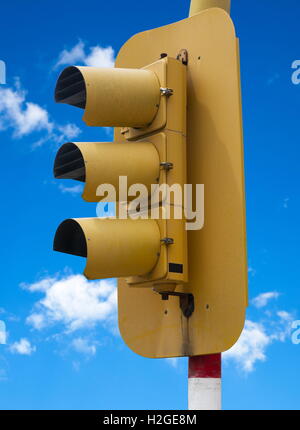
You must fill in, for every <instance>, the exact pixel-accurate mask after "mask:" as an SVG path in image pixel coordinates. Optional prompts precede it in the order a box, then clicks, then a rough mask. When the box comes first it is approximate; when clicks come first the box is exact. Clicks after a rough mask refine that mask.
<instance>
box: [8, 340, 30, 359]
mask: <svg viewBox="0 0 300 430" xmlns="http://www.w3.org/2000/svg"><path fill="white" fill-rule="evenodd" d="M9 349H10V351H11V352H12V353H13V354H21V355H31V354H32V353H33V352H35V351H36V347H35V346H32V345H31V343H30V342H29V340H28V339H25V338H22V339H20V340H19V341H18V342H14V343H13V344H12V345H11V346H10V348H9Z"/></svg>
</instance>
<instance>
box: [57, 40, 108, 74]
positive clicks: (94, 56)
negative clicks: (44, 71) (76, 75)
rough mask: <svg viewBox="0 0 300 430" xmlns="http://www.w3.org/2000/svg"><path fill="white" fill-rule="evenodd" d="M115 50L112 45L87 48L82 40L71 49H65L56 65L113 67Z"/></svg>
mask: <svg viewBox="0 0 300 430" xmlns="http://www.w3.org/2000/svg"><path fill="white" fill-rule="evenodd" d="M114 62H115V52H114V50H113V48H112V47H111V46H108V47H106V48H103V47H101V46H99V45H97V46H92V47H90V48H86V46H85V44H84V43H83V42H82V41H81V40H80V41H79V42H78V43H77V44H76V45H75V46H73V47H72V48H71V49H69V50H68V49H64V50H63V51H62V52H61V53H60V54H59V56H58V60H57V62H56V64H55V66H54V69H57V68H58V67H60V66H66V65H85V66H91V67H113V66H114Z"/></svg>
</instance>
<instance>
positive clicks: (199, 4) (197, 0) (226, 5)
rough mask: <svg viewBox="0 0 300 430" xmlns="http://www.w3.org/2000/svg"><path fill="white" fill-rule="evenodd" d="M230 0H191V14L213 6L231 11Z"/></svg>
mask: <svg viewBox="0 0 300 430" xmlns="http://www.w3.org/2000/svg"><path fill="white" fill-rule="evenodd" d="M230 3H231V1H230V0H191V7H190V16H193V15H195V14H196V13H199V12H201V11H203V10H205V9H209V8H211V7H219V8H222V9H224V10H226V12H228V13H230Z"/></svg>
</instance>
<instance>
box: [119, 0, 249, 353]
mask: <svg viewBox="0 0 300 430" xmlns="http://www.w3.org/2000/svg"><path fill="white" fill-rule="evenodd" d="M183 48H184V49H187V50H188V59H189V62H188V66H187V80H188V103H187V113H188V122H187V153H188V162H187V166H188V183H191V184H204V186H205V224H204V227H203V229H202V230H199V231H189V232H188V258H189V282H188V283H187V284H186V285H182V286H180V287H177V288H176V291H179V292H180V291H184V292H188V293H192V294H193V295H194V298H195V312H194V313H193V315H192V316H191V317H190V318H189V319H186V318H185V317H183V315H182V312H181V310H180V308H179V300H178V297H170V299H169V300H168V301H162V300H161V298H160V296H159V295H158V294H155V293H154V292H153V291H152V290H151V289H143V288H140V289H137V288H129V287H128V285H127V283H126V281H125V280H119V283H118V305H119V327H120V331H121V334H122V337H123V339H124V340H125V342H126V343H127V345H128V346H129V347H130V348H131V349H132V350H134V351H135V352H136V353H138V354H141V355H143V356H147V357H153V358H155V357H172V356H186V355H190V356H191V355H201V354H210V353H217V352H222V351H225V350H227V349H229V348H230V347H231V346H232V345H233V344H234V343H235V342H236V341H237V339H238V337H239V335H240V333H241V331H242V329H243V326H244V320H245V309H246V306H247V265H246V232H245V231H246V230H245V200H244V173H243V142H242V119H241V99H240V80H239V55H238V44H237V39H236V36H235V30H234V26H233V23H232V21H231V19H230V17H229V15H228V14H227V13H226V12H225V11H224V10H221V9H217V8H212V9H209V10H205V11H203V12H201V13H199V14H197V15H195V16H192V17H190V18H188V19H185V20H183V21H180V22H178V23H175V24H171V25H168V26H165V27H162V28H158V29H155V30H151V31H147V32H144V33H140V34H138V35H136V36H134V37H133V38H131V39H130V40H129V41H128V42H127V43H126V44H125V45H124V46H123V48H122V49H121V51H120V53H119V55H118V58H117V61H116V67H122V68H123V67H125V68H127V67H132V68H140V67H144V66H145V64H151V63H153V62H155V61H156V60H157V58H159V55H160V53H161V52H167V53H168V55H169V56H170V57H174V58H176V56H177V54H178V53H179V51H180V50H181V49H183ZM115 140H116V141H122V140H123V141H125V138H124V136H123V134H122V133H121V129H118V128H117V129H116V130H115Z"/></svg>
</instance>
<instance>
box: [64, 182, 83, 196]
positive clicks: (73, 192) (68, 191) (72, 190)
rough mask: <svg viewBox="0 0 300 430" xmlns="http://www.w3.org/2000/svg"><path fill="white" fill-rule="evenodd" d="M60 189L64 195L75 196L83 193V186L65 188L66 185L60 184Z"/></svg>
mask: <svg viewBox="0 0 300 430" xmlns="http://www.w3.org/2000/svg"><path fill="white" fill-rule="evenodd" d="M58 188H59V189H60V191H61V192H62V193H63V194H71V195H73V196H75V195H77V194H82V192H83V186H82V185H81V184H78V185H74V186H72V187H65V186H64V185H62V184H59V186H58Z"/></svg>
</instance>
